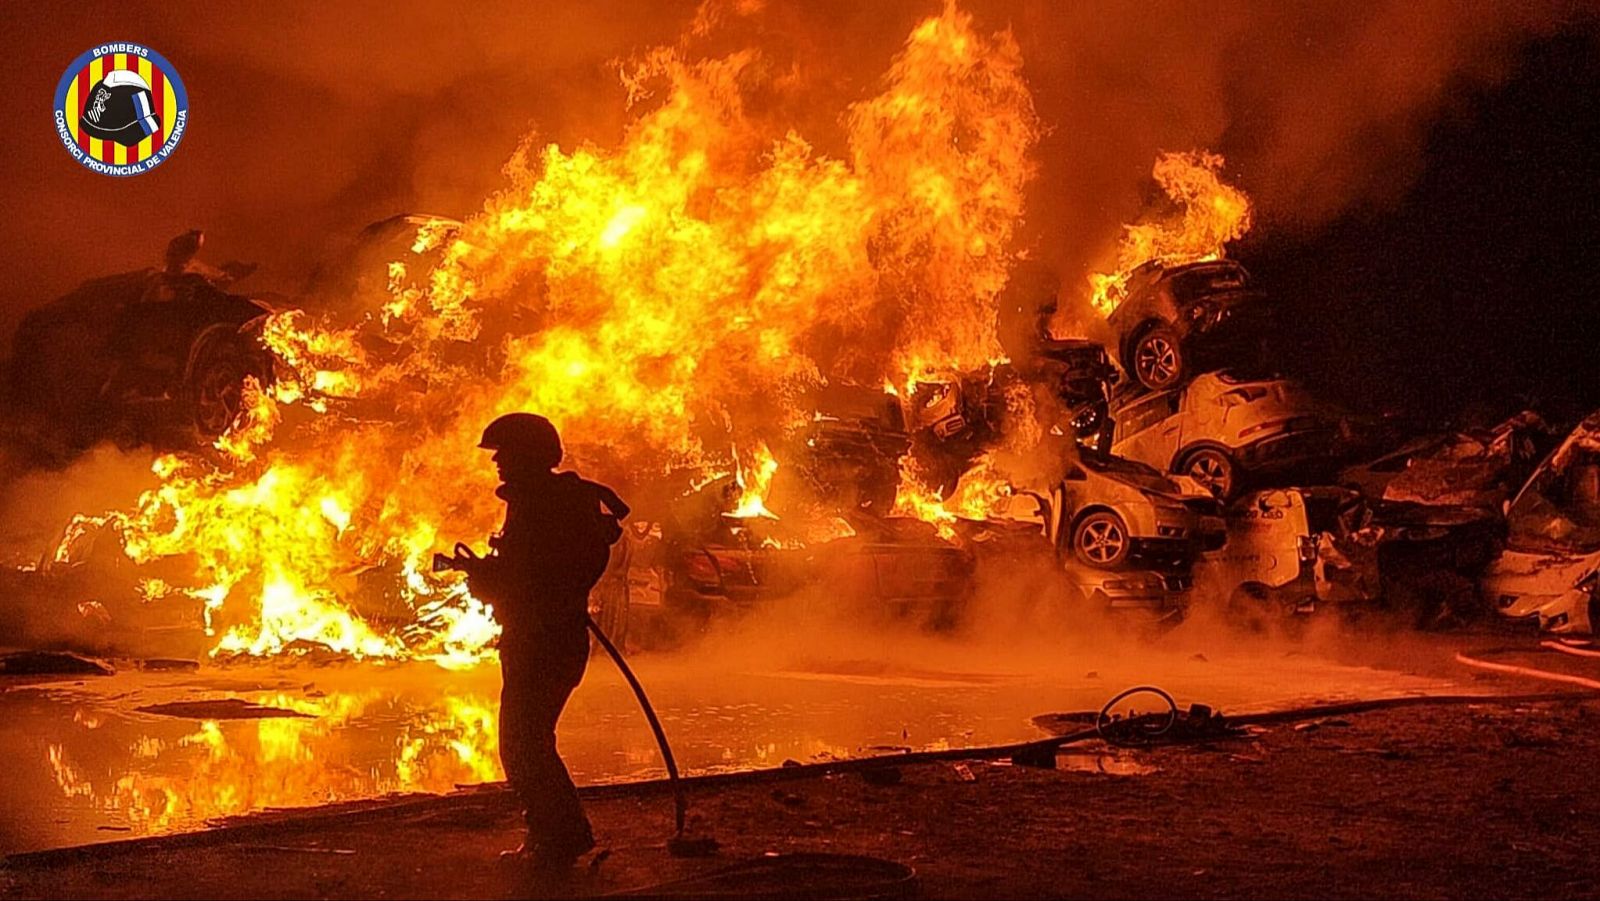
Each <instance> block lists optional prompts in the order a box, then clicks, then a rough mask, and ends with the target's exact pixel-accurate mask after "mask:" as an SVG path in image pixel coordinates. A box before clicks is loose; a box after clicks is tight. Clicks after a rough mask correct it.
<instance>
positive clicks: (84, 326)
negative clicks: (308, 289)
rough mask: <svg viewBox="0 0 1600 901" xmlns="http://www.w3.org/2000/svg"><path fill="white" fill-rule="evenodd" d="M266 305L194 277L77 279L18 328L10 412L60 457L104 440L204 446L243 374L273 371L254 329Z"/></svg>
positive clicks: (149, 272)
mask: <svg viewBox="0 0 1600 901" xmlns="http://www.w3.org/2000/svg"><path fill="white" fill-rule="evenodd" d="M268 312H269V310H268V308H267V307H266V306H265V305H264V304H263V303H261V302H260V301H258V300H255V299H253V298H250V297H247V296H244V295H239V294H233V293H230V292H228V291H227V290H225V289H224V288H223V287H221V286H219V285H218V284H217V283H216V282H215V281H214V280H213V279H212V278H209V277H207V276H206V275H205V274H202V273H199V272H188V271H181V272H176V273H173V272H166V271H162V270H157V269H146V270H141V271H137V272H129V273H124V274H122V275H115V276H110V277H108V278H102V279H96V280H93V281H90V282H86V283H84V284H83V285H81V286H80V287H78V288H77V289H76V290H74V291H73V292H71V293H70V294H67V295H66V296H64V297H62V298H60V299H59V300H57V301H55V302H53V303H51V304H48V305H46V306H44V307H40V308H39V309H36V310H33V311H32V312H30V313H29V314H28V315H27V316H26V317H24V319H23V321H22V324H21V326H20V327H19V328H18V329H17V333H16V337H15V340H14V344H13V353H12V358H11V372H10V386H9V387H10V391H11V399H12V404H13V408H14V409H15V410H16V411H17V412H18V414H19V415H20V416H21V417H23V418H24V419H25V420H27V421H28V426H29V427H31V429H32V430H33V431H34V432H37V433H39V434H40V435H43V436H48V437H47V439H46V441H45V443H46V445H47V446H54V447H57V448H65V449H66V450H67V451H68V452H70V451H73V450H78V449H82V448H85V447H87V446H89V445H90V444H93V443H95V442H97V441H100V440H105V439H108V438H115V439H119V440H123V441H125V442H129V443H136V442H141V441H149V442H153V443H162V444H176V445H182V444H185V443H188V442H194V441H200V442H209V441H210V440H211V439H214V438H215V437H216V436H218V435H220V434H221V433H222V432H223V431H224V430H225V429H226V428H227V427H228V426H229V425H230V424H231V423H232V422H233V419H234V416H235V415H236V414H237V413H238V411H239V409H240V405H241V390H242V385H243V383H244V380H245V378H246V377H247V376H248V377H254V378H255V379H257V380H258V381H259V382H261V383H263V384H266V383H268V382H270V380H271V378H272V375H273V363H272V360H271V357H270V356H269V355H268V354H267V352H266V350H265V349H264V348H263V347H262V345H261V344H260V342H259V341H258V340H257V339H256V337H255V335H254V334H253V329H254V328H255V327H256V326H258V325H259V323H260V321H261V320H262V319H263V318H264V317H265V315H266V314H267V313H268ZM49 439H54V440H49Z"/></svg>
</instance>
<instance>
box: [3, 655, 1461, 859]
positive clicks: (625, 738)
mask: <svg viewBox="0 0 1600 901" xmlns="http://www.w3.org/2000/svg"><path fill="white" fill-rule="evenodd" d="M635 666H636V668H637V669H638V670H639V674H640V677H641V679H643V681H644V682H645V684H646V685H647V686H648V687H649V691H650V696H651V699H652V700H653V701H654V702H655V704H656V709H657V711H658V713H659V714H660V715H661V718H662V720H663V723H664V725H665V727H666V730H667V734H668V736H669V737H670V739H671V741H672V745H673V750H674V752H675V754H676V756H677V758H678V761H679V765H680V766H681V767H682V768H683V770H684V771H685V772H687V773H706V772H725V771H730V770H743V769H753V768H764V767H776V766H779V765H781V764H782V763H783V762H784V761H785V760H789V759H793V760H797V761H802V762H805V761H815V760H825V759H840V758H848V757H859V756H864V755H873V754H882V753H903V750H904V749H907V748H909V749H911V750H929V749H942V748H951V747H970V746H976V745H987V744H1000V743H1006V742H1015V741H1022V740H1027V739H1031V738H1037V737H1038V736H1039V734H1040V733H1039V732H1038V730H1037V729H1036V728H1035V727H1034V726H1033V725H1032V723H1031V720H1032V717H1033V716H1035V715H1036V714H1040V713H1046V712H1052V711H1069V710H1094V709H1098V708H1099V706H1100V704H1101V703H1103V701H1104V700H1105V698H1106V697H1107V696H1109V695H1110V694H1112V693H1113V692H1115V691H1116V690H1118V689H1120V688H1122V687H1125V686H1126V685H1130V684H1136V683H1138V682H1142V681H1147V680H1149V679H1151V678H1157V679H1158V680H1159V681H1160V682H1161V684H1163V685H1164V686H1166V687H1167V688H1169V689H1171V690H1172V691H1173V692H1174V693H1175V694H1176V695H1177V696H1178V699H1179V701H1180V703H1187V702H1188V701H1190V700H1203V701H1206V702H1208V703H1213V704H1216V705H1218V706H1219V707H1220V708H1222V709H1227V710H1243V709H1251V710H1259V709H1266V708H1270V707H1274V706H1289V705H1293V704H1298V703H1304V702H1305V701H1306V700H1309V699H1311V698H1317V697H1323V698H1325V697H1338V696H1347V697H1374V696H1379V695H1382V694H1401V693H1421V692H1425V691H1427V690H1448V689H1449V688H1451V687H1452V686H1451V685H1450V683H1448V682H1442V681H1439V680H1432V679H1425V678H1419V677H1413V676H1405V675H1402V674H1397V673H1393V672H1387V671H1382V670H1376V669H1370V668H1365V667H1349V666H1340V665H1337V664H1333V663H1329V662H1326V661H1313V660H1307V659H1297V660H1294V661H1286V660H1285V659H1284V658H1283V657H1282V656H1281V655H1277V654H1274V655H1264V654H1263V655H1252V656H1240V657H1237V658H1224V657H1223V656H1222V655H1216V656H1213V657H1212V659H1211V660H1210V661H1207V662H1204V663H1200V662H1195V661H1192V660H1189V659H1187V658H1186V657H1184V658H1180V659H1178V660H1177V661H1175V662H1174V661H1168V662H1167V663H1166V664H1164V668H1163V669H1161V670H1160V671H1159V672H1157V673H1154V675H1153V674H1152V660H1151V659H1150V658H1149V657H1148V656H1146V657H1142V658H1140V659H1128V660H1122V659H1117V658H1115V656H1114V655H1112V656H1111V657H1109V658H1108V659H1096V660H1072V661H1068V662H1065V663H1063V664H1061V665H1059V666H1056V667H1054V670H1055V671H1054V672H1032V673H1028V672H1015V671H1012V670H1011V669H1006V670H1004V671H999V672H997V671H990V672H981V671H979V672H973V673H944V672H933V671H930V670H926V669H917V668H912V667H909V666H908V667H907V668H904V669H903V671H902V670H901V669H897V668H896V667H893V666H879V667H878V669H877V670H874V671H872V672H870V673H868V672H863V667H861V666H852V665H848V664H846V665H840V666H839V667H837V669H838V670H839V671H837V672H833V671H830V670H829V669H828V667H827V666H826V665H824V664H817V665H815V666H812V667H808V668H806V669H804V670H800V669H797V668H796V667H795V666H794V665H793V664H792V663H790V664H785V665H781V666H775V667H773V668H772V669H771V670H768V671H765V672H759V671H751V668H750V667H749V666H748V664H741V665H740V666H739V667H738V668H724V669H718V668H717V666H716V665H715V664H714V663H708V662H707V661H705V660H695V659H692V658H689V657H678V658H673V657H662V656H648V655H647V656H644V657H642V658H641V659H639V660H637V661H635ZM1063 668H1064V672H1067V673H1072V674H1073V675H1072V676H1071V677H1068V676H1065V675H1063ZM1090 670H1093V671H1094V673H1095V675H1094V676H1092V677H1091V676H1086V675H1083V674H1084V673H1086V672H1088V671H1090ZM499 690H500V684H499V670H498V667H496V666H494V665H486V666H482V667H479V668H477V669H474V670H468V671H465V672H445V671H441V670H438V669H436V668H434V667H431V666H411V667H382V666H344V667H337V666H334V667H323V668H317V667H309V666H305V667H299V668H281V667H269V666H264V667H260V668H257V669H251V668H245V667H237V668H229V669H221V670H215V669H205V670H202V671H201V672H198V673H151V672H132V671H129V672H121V673H118V674H116V675H114V676H110V677H99V678H85V679H81V680H77V679H74V680H64V681H60V682H53V683H48V684H37V685H23V686H19V685H16V684H15V683H12V684H10V685H4V684H0V723H4V724H5V727H4V728H3V729H0V760H5V761H6V762H7V763H6V766H4V767H0V854H5V853H11V852H15V851H21V850H28V849H35V848H45V847H53V846H60V845H67V844H77V843H86V842H94V841H106V840H111V839H118V838H123V837H127V836H129V835H149V834H159V833H168V832H175V831H183V830H190V829H196V828H201V827H203V826H204V825H205V824H206V823H207V821H208V820H212V819H215V818H221V817H228V816H237V815H240V814H246V813H250V812H253V811H260V810H264V809H268V808H284V807H304V806H310V805H317V804H325V803H330V802H337V801H347V800H356V799H361V798H371V797H376V796H381V795H385V794H390V793H404V792H434V793H437V792H448V791H451V790H453V789H454V788H456V787H457V786H460V785H471V784H477V783H482V782H491V781H498V780H500V779H501V778H503V774H502V771H501V768H500V759H499V738H498V716H499ZM228 700H232V701H233V702H234V704H235V705H237V703H238V702H241V701H242V702H246V703H250V704H256V705H260V706H262V707H275V708H282V709H285V710H293V711H296V712H299V713H303V714H305V716H304V717H292V718H283V717H272V718H265V719H201V718H183V717H173V716H159V715H155V714H153V713H150V712H142V711H140V710H139V709H138V708H140V707H157V706H158V705H164V704H173V703H194V702H215V701H228ZM158 709H172V708H159V707H158ZM178 709H183V708H178ZM190 709H193V710H198V711H204V710H205V709H208V708H206V707H203V706H202V707H197V708H190ZM560 741H561V751H562V754H563V756H564V757H565V758H566V760H567V763H568V765H569V767H570V768H571V770H572V773H573V778H574V779H575V780H576V781H577V782H578V783H579V784H594V783H601V782H617V781H629V780H636V779H642V778H654V777H659V776H661V775H664V771H663V768H662V765H661V760H660V755H659V751H658V750H657V748H656V745H655V741H654V739H653V737H652V735H651V733H650V730H649V727H648V726H647V725H646V723H645V721H644V719H643V717H642V716H641V715H640V713H639V710H638V707H637V704H636V702H635V700H634V698H633V695H632V693H631V692H630V691H629V689H628V687H627V685H626V683H624V682H623V681H622V679H621V678H620V677H619V676H618V675H617V674H616V672H615V671H614V670H612V669H611V668H610V667H609V666H606V665H604V664H602V663H598V662H597V663H596V665H594V666H591V668H590V671H589V675H588V676H587V678H586V679H585V681H584V684H583V685H582V687H580V688H579V690H578V691H577V692H576V693H575V694H574V695H573V699H572V702H571V704H570V705H569V707H568V709H567V712H566V715H565V716H564V717H563V719H562V723H561V731H560ZM1061 766H1062V768H1063V769H1068V770H1075V771H1079V772H1094V773H1103V774H1107V775H1139V774H1142V773H1141V772H1140V768H1141V767H1142V766H1143V764H1141V763H1140V762H1139V761H1137V760H1134V759H1131V758H1127V757H1124V756H1121V755H1117V754H1111V755H1104V754H1102V755H1088V756H1085V755H1082V754H1067V755H1063V757H1062V760H1061Z"/></svg>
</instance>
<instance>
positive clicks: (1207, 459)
mask: <svg viewBox="0 0 1600 901" xmlns="http://www.w3.org/2000/svg"><path fill="white" fill-rule="evenodd" d="M1234 470H1235V467H1234V465H1233V458H1232V457H1230V456H1228V454H1227V452H1226V451H1222V450H1219V449H1217V448H1214V447H1202V448H1200V449H1199V450H1197V451H1194V452H1192V453H1190V454H1189V455H1188V456H1187V457H1184V458H1183V465H1182V466H1179V467H1178V472H1179V474H1181V475H1186V476H1188V477H1189V478H1191V479H1194V480H1195V481H1196V482H1199V483H1200V485H1201V487H1203V488H1205V489H1206V490H1208V491H1210V492H1211V493H1212V494H1213V495H1215V496H1216V497H1217V498H1218V499H1220V500H1224V501H1226V500H1231V499H1232V498H1233V491H1234V488H1235V487H1237V486H1236V485H1235V482H1236V481H1237V479H1236V478H1235V475H1236V473H1235V471H1234Z"/></svg>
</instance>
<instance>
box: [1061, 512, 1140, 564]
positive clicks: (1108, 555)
mask: <svg viewBox="0 0 1600 901" xmlns="http://www.w3.org/2000/svg"><path fill="white" fill-rule="evenodd" d="M1129 544H1130V539H1129V537H1128V525H1127V523H1124V522H1123V521H1122V517H1120V516H1118V515H1117V514H1115V513H1112V512H1111V511H1109V510H1101V511H1099V512H1096V513H1091V514H1089V515H1088V516H1085V517H1084V518H1082V519H1080V520H1078V522H1077V524H1076V525H1074V526H1073V527H1072V554H1073V556H1074V557H1076V558H1077V559H1078V562H1080V563H1083V564H1086V565H1088V566H1093V567H1095V568H1096V569H1114V568H1116V567H1117V566H1120V565H1121V564H1122V563H1123V562H1124V561H1125V560H1127V559H1128V546H1129Z"/></svg>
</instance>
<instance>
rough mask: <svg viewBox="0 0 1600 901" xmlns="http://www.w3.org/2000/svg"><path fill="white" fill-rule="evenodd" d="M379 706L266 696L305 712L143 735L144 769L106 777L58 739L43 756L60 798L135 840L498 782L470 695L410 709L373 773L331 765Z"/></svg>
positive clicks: (368, 700) (488, 706)
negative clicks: (271, 813)
mask: <svg viewBox="0 0 1600 901" xmlns="http://www.w3.org/2000/svg"><path fill="white" fill-rule="evenodd" d="M385 700H386V699H385V697H384V695H383V694H382V693H381V692H379V691H376V690H374V691H370V692H363V693H345V692H340V693H335V694H330V695H329V696H327V697H322V698H306V697H299V696H292V695H284V694H277V695H265V696H262V697H260V698H257V699H255V701H256V703H259V704H261V705H263V706H268V707H278V708H282V709H287V710H295V711H298V712H301V713H305V714H308V716H307V717H281V718H266V719H258V720H249V721H231V722H230V723H229V724H228V725H227V726H226V728H225V727H224V726H223V724H222V723H219V722H218V721H217V720H202V721H200V722H199V723H198V724H197V725H196V727H195V730H194V731H193V732H191V733H190V734H188V735H185V736H183V737H181V738H178V739H176V740H175V741H174V740H165V739H161V738H155V737H151V736H141V737H140V738H139V739H138V740H137V741H136V743H135V744H134V745H133V747H132V748H131V749H130V751H131V753H132V756H133V757H135V758H137V759H141V760H145V761H148V762H149V763H148V764H146V765H142V766H140V767H138V768H137V770H135V771H129V772H124V773H123V774H121V775H118V776H116V777H115V778H114V780H112V781H110V782H106V781H105V780H104V779H103V778H102V779H96V778H94V775H93V773H91V772H88V771H86V770H84V769H83V768H80V767H79V766H76V765H74V763H73V762H72V760H71V755H70V752H69V751H68V750H67V748H66V746H64V745H62V744H59V743H57V744H52V745H50V746H49V748H48V749H47V760H48V761H49V764H50V767H51V769H52V771H53V773H54V776H55V781H56V785H57V787H58V788H59V789H60V791H61V793H62V794H63V795H65V796H67V797H81V798H87V799H89V800H90V801H91V802H92V803H93V804H94V805H95V806H96V807H98V808H100V809H102V810H104V811H106V812H107V813H110V814H117V815H119V816H120V817H122V818H124V819H125V820H126V822H127V824H128V825H129V826H130V827H131V828H132V829H133V831H135V832H136V833H140V834H145V833H161V832H170V831H172V830H174V829H175V828H178V827H180V826H183V825H185V824H190V825H192V824H197V823H201V822H205V821H208V820H212V819H215V818H219V817H228V816H237V815H242V814H245V813H249V812H251V811H258V810H266V809H271V808H284V807H303V806H309V805H313V804H326V803H329V802H332V801H340V800H347V799H353V798H363V797H371V796H374V795H384V794H388V793H391V792H434V793H440V792H449V791H452V790H454V789H455V787H456V786H457V785H462V784H470V783H479V782H494V781H497V780H499V779H501V778H503V775H504V774H503V771H502V770H501V768H500V757H499V751H500V742H499V728H498V719H497V717H496V707H495V704H494V703H493V700H492V699H491V698H489V697H486V696H482V695H476V694H465V695H454V694H446V695H444V696H443V697H442V698H440V699H439V701H438V702H437V703H435V704H433V705H432V706H430V707H427V708H425V709H422V710H419V711H417V712H416V713H415V714H414V715H413V719H412V721H411V722H409V723H408V724H407V725H406V726H405V727H404V731H403V732H402V734H401V735H400V736H399V738H398V739H397V741H396V749H395V753H394V755H393V756H392V758H391V759H390V760H388V761H384V762H382V763H380V764H377V765H376V766H374V767H372V768H358V767H351V766H330V765H328V763H327V762H328V761H329V760H332V759H337V758H339V757H340V756H341V754H347V753H348V751H347V750H346V748H345V746H346V745H348V744H350V742H351V739H349V738H348V737H347V736H346V735H345V734H344V731H345V730H346V729H348V728H350V726H351V724H352V723H353V722H355V721H358V720H360V719H362V718H363V717H365V716H369V715H370V714H369V711H368V708H369V707H371V706H372V705H374V704H378V705H379V706H380V707H381V706H382V703H383V702H384V701H385ZM197 749H198V750H199V751H200V752H202V753H199V754H198V755H197V754H196V753H195V751H196V750H197ZM164 758H170V759H171V761H177V762H180V763H181V764H182V765H183V772H181V773H178V774H170V773H171V772H172V770H171V762H168V763H167V765H166V766H165V767H163V766H162V763H163V759H164Z"/></svg>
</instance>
